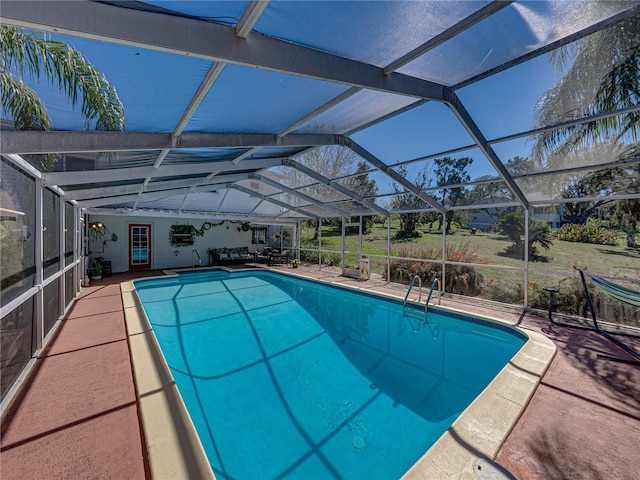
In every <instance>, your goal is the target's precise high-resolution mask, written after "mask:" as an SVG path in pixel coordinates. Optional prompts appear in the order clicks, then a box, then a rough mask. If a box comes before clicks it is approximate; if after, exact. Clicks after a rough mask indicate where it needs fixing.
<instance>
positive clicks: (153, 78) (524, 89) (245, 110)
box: [34, 37, 557, 179]
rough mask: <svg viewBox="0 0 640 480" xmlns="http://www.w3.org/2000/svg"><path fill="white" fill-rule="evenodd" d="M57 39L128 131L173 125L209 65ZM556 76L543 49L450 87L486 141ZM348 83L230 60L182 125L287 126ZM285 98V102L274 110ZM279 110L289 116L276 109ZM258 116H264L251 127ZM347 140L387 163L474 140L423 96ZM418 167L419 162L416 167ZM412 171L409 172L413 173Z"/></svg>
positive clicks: (54, 105)
mask: <svg viewBox="0 0 640 480" xmlns="http://www.w3.org/2000/svg"><path fill="white" fill-rule="evenodd" d="M56 38H61V39H63V40H65V41H68V42H69V43H71V44H72V45H74V46H75V47H76V48H78V49H79V50H81V51H82V52H83V53H84V54H85V55H86V56H87V57H88V59H89V60H90V61H91V62H93V63H94V64H95V65H96V67H97V68H98V69H99V70H101V71H102V72H103V73H104V74H105V75H106V76H107V78H108V80H109V81H110V82H111V83H112V84H113V85H115V86H116V88H117V90H118V93H119V95H120V98H121V100H122V101H123V103H124V105H125V111H126V115H127V130H130V131H154V130H155V131H158V130H160V131H171V130H172V129H173V128H174V127H175V125H176V124H177V122H178V120H179V118H180V116H181V115H182V113H183V112H184V109H185V108H186V106H187V104H188V102H189V101H190V99H191V97H192V95H193V93H194V92H195V91H196V89H197V86H198V85H199V83H200V82H201V80H202V79H203V78H204V76H205V74H206V71H207V69H208V68H209V65H210V63H209V62H207V61H204V60H199V59H196V58H191V57H181V56H176V55H169V54H163V53H160V52H149V51H145V50H142V49H135V48H131V47H126V46H119V45H111V44H99V43H96V42H92V41H89V40H82V39H77V38H71V37H56ZM247 72H248V73H249V74H248V75H247ZM556 81H557V75H555V74H554V72H552V71H551V69H550V67H549V62H548V59H547V55H544V56H541V57H538V58H535V59H533V60H530V61H528V62H525V63H523V64H521V65H518V66H516V67H513V68H511V69H509V70H507V71H504V72H501V73H498V74H496V75H493V76H491V77H488V78H486V79H484V80H481V81H479V82H477V83H475V84H473V85H470V86H468V87H466V88H463V89H461V90H459V91H457V94H458V96H459V98H460V99H461V101H462V103H463V104H464V105H465V106H466V108H467V110H468V111H469V113H470V114H471V116H472V117H473V118H474V120H475V121H476V123H477V125H478V126H479V127H480V129H481V131H482V132H483V133H484V135H485V137H486V138H487V139H490V140H491V139H495V138H499V137H503V136H505V135H511V134H514V133H519V132H522V131H527V130H530V129H532V128H533V127H534V117H535V104H536V102H537V101H538V99H539V98H540V97H541V95H542V94H543V93H544V92H545V91H546V90H547V89H549V88H550V87H552V86H553V85H554V84H555V83H556ZM34 85H35V83H34ZM318 87H319V88H318ZM310 88H313V89H314V95H315V96H313V97H312V96H310V95H308V94H307V92H308V90H309V89H310ZM346 88H347V87H345V86H343V85H337V84H332V83H329V82H318V81H314V80H309V79H304V78H294V77H289V76H286V75H282V74H276V73H273V72H265V71H261V70H254V69H250V70H247V69H243V68H240V67H233V66H227V67H226V68H225V71H223V74H222V75H221V77H220V79H219V80H218V83H216V85H215V87H214V88H213V90H212V91H211V92H210V93H209V95H208V96H207V99H206V100H205V102H204V103H203V106H202V107H201V109H200V111H199V112H198V113H197V114H196V115H195V116H194V118H193V119H192V122H191V124H190V125H189V128H188V129H187V130H189V129H194V130H195V131H246V127H245V125H249V124H252V125H253V126H254V127H255V126H256V125H258V128H259V129H260V128H263V127H264V128H265V131H269V130H270V129H273V126H274V124H277V125H276V130H277V129H279V128H285V127H286V126H288V125H290V124H291V123H293V122H295V121H296V120H297V119H299V118H301V117H303V116H304V115H306V114H307V113H308V112H309V111H312V110H314V109H315V108H317V106H319V105H322V104H323V103H324V102H326V101H329V100H330V99H332V98H334V97H335V96H337V95H338V94H340V93H341V92H342V91H344V90H345V89H346ZM37 89H38V92H39V93H40V95H41V96H42V97H43V98H44V99H45V103H46V105H47V107H48V108H49V111H50V114H51V116H52V118H53V120H54V122H53V123H54V127H55V128H58V129H69V130H81V129H83V120H82V117H81V115H80V113H79V112H78V110H77V109H76V112H74V113H71V114H70V113H69V102H68V101H67V100H66V98H64V96H63V95H60V94H59V93H58V91H57V88H56V87H52V86H50V85H47V84H46V81H43V82H40V83H39V84H38V85H37ZM242 92H245V93H242ZM310 100H312V102H311V101H310ZM283 104H286V107H287V108H286V109H278V107H279V106H281V105H283ZM284 111H286V112H287V114H288V115H289V117H286V116H284V117H283V116H282V115H277V114H276V113H277V112H284ZM229 112H232V114H233V115H234V118H231V116H230V114H229ZM220 115H222V116H220ZM259 119H262V120H261V121H259V122H258V123H257V124H256V121H257V120H259ZM260 125H262V126H260ZM268 127H270V128H268ZM353 138H354V139H355V140H356V141H357V142H359V143H360V144H361V145H363V146H364V147H365V148H367V149H368V150H369V151H371V152H372V153H373V154H375V155H376V156H378V158H380V159H381V160H382V161H384V162H385V163H387V164H388V165H394V164H396V163H397V162H401V161H406V160H410V159H414V158H419V157H422V156H425V155H432V154H434V153H439V152H442V151H446V150H448V149H453V148H456V147H459V146H464V145H471V144H473V141H472V139H471V137H470V136H469V135H468V133H467V132H466V130H465V129H464V128H463V127H462V125H461V124H460V122H459V121H458V120H457V118H456V117H455V116H454V115H453V113H452V112H451V110H449V109H448V108H447V107H446V106H444V105H443V104H440V103H437V102H429V103H427V104H425V105H423V106H421V107H418V108H416V109H413V110H411V111H409V112H406V113H404V114H401V115H399V116H397V117H395V118H392V119H390V120H388V121H386V122H384V123H382V124H378V125H376V126H374V127H371V128H369V129H367V130H365V131H362V132H359V133H357V134H355V135H353ZM529 147H530V146H529V145H527V144H526V141H525V140H516V141H511V142H507V143H503V144H498V145H496V146H495V147H494V149H495V150H496V152H497V153H498V155H499V157H500V158H501V159H502V161H504V162H506V161H507V160H508V159H510V158H513V157H515V156H522V157H526V156H528V154H529ZM459 155H461V156H471V157H473V158H474V163H473V165H472V166H471V168H470V171H469V173H470V175H471V177H472V178H477V177H479V176H482V175H495V174H496V173H495V170H494V169H493V167H492V166H491V165H490V164H489V162H488V161H487V160H486V158H484V155H482V153H481V152H480V151H479V150H478V149H474V150H471V151H469V152H465V153H462V154H459ZM418 168H419V165H416V166H415V167H413V171H415V170H417V169H418ZM409 178H410V179H412V178H413V175H412V172H411V171H410V174H409Z"/></svg>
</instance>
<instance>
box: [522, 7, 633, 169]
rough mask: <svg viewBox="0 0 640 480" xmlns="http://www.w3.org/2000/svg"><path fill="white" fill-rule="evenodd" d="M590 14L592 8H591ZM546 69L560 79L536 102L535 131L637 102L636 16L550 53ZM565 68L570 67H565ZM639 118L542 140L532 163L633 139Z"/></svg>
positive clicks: (627, 116)
mask: <svg viewBox="0 0 640 480" xmlns="http://www.w3.org/2000/svg"><path fill="white" fill-rule="evenodd" d="M593 8H597V6H595V5H594V7H593ZM551 62H552V65H553V66H555V67H556V68H557V69H558V70H559V71H565V70H566V73H565V75H564V76H563V78H562V79H561V80H560V82H559V83H558V84H557V85H556V86H554V87H553V88H552V89H550V90H549V91H547V92H546V93H545V95H544V96H543V97H542V98H541V99H540V100H539V101H538V108H537V112H536V116H537V123H538V126H545V125H551V124H554V123H558V122H561V121H564V120H567V117H566V115H567V113H568V112H570V113H571V114H572V116H573V118H581V117H584V116H590V115H597V114H600V113H605V112H610V111H613V110H617V109H621V108H625V107H628V106H633V105H637V104H638V103H639V102H640V16H638V15H634V16H632V17H630V18H627V19H625V20H623V21H622V22H619V23H616V24H614V25H611V26H610V27H608V28H606V29H604V30H601V31H599V32H596V33H594V34H592V35H590V36H588V37H586V38H584V39H582V40H581V41H579V42H575V43H573V44H570V45H568V46H566V47H563V48H559V49H556V50H554V52H553V54H552V55H551ZM569 63H571V64H570V65H569ZM639 120H640V113H638V112H637V111H632V112H628V113H626V114H624V115H618V116H615V117H609V118H603V119H599V120H597V121H594V122H588V123H582V124H578V125H574V126H569V127H565V128H560V129H556V130H553V131H550V132H546V133H544V134H542V135H541V136H540V137H539V138H540V139H539V141H538V143H537V144H536V146H535V147H534V152H535V153H536V157H537V158H538V159H540V158H542V157H543V156H545V155H547V154H552V153H559V152H566V151H569V150H572V149H576V148H579V147H585V146H586V147H590V146H592V145H593V143H599V142H610V141H612V140H614V141H615V142H617V141H619V140H620V139H622V138H625V137H626V138H630V139H632V140H633V141H637V139H638V123H639Z"/></svg>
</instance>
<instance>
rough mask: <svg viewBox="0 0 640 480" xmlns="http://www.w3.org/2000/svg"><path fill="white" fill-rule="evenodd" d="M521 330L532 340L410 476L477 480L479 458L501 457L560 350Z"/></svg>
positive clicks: (407, 478) (407, 475)
mask: <svg viewBox="0 0 640 480" xmlns="http://www.w3.org/2000/svg"><path fill="white" fill-rule="evenodd" d="M454 310H455V309H454ZM481 316H482V315H481ZM484 317H485V318H488V319H490V320H491V321H494V322H497V323H505V322H502V321H501V320H498V319H494V318H491V317H487V316H484ZM512 327H513V326H512ZM514 328H517V327H514ZM518 330H519V331H520V332H522V333H524V334H525V335H526V336H527V337H528V340H527V342H526V343H525V344H524V345H523V346H522V348H521V349H520V350H519V351H518V353H516V355H514V357H513V358H512V359H511V360H510V361H509V363H508V364H507V365H505V367H504V368H503V369H502V370H501V371H500V373H498V375H497V376H496V377H495V378H494V379H493V380H492V381H491V383H489V385H487V387H486V388H485V389H484V390H483V391H482V392H481V393H480V395H478V397H477V398H476V399H475V400H474V401H473V402H472V403H471V404H470V405H469V406H468V407H467V408H466V409H465V410H464V411H463V412H462V414H460V416H459V417H458V418H457V419H456V421H455V422H453V424H452V425H451V426H450V427H449V429H447V431H446V432H445V433H444V434H443V435H442V436H441V437H440V438H439V439H438V441H437V442H436V443H435V444H434V445H433V446H432V447H431V448H430V449H429V450H428V451H427V452H426V453H425V454H424V455H423V456H422V457H421V458H420V460H418V461H417V462H416V463H415V464H414V465H413V466H412V467H411V468H410V469H409V470H408V471H407V472H406V473H405V474H404V475H403V477H402V478H403V479H404V480H417V479H429V480H436V479H451V478H459V479H469V480H472V479H473V480H475V479H477V477H476V475H475V473H474V470H473V464H474V462H475V461H476V460H477V459H478V458H488V459H491V460H493V459H494V458H495V457H496V455H497V454H498V451H499V450H500V448H501V447H502V445H503V443H504V442H505V441H506V439H507V437H508V436H509V434H510V433H511V430H513V427H514V426H515V425H516V423H517V422H518V420H519V419H520V417H521V416H522V414H523V413H524V410H525V408H526V407H527V405H528V404H529V402H530V401H531V398H532V397H533V394H534V393H535V391H536V389H537V387H538V385H539V384H540V382H541V380H542V377H543V376H544V374H545V373H546V371H547V370H548V368H549V366H550V365H551V361H552V360H553V357H554V356H555V354H556V351H557V348H556V345H555V344H554V343H553V342H552V341H551V340H550V339H548V338H547V337H545V336H544V335H543V334H541V333H538V332H534V331H531V330H524V329H520V328H518Z"/></svg>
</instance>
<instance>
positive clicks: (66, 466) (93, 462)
mask: <svg viewBox="0 0 640 480" xmlns="http://www.w3.org/2000/svg"><path fill="white" fill-rule="evenodd" d="M278 268H286V267H278ZM278 268H277V269H278ZM303 272H305V270H304V269H299V270H298V273H303ZM307 274H308V275H309V276H312V277H316V278H317V277H325V279H327V280H329V279H331V277H330V276H327V275H326V274H321V273H320V274H319V273H318V272H307ZM140 275H141V276H146V275H149V273H148V272H147V273H146V274H145V273H141V274H140ZM135 277H136V274H115V275H114V276H113V277H111V278H107V279H105V281H104V282H98V283H97V284H93V285H92V286H90V287H88V288H86V289H85V290H84V291H83V292H82V294H81V295H80V296H79V298H78V300H77V301H76V303H75V304H74V306H73V308H72V310H71V312H70V313H69V315H68V316H67V318H66V319H65V320H64V321H63V322H62V324H61V325H60V328H59V329H58V332H57V334H56V337H55V338H54V339H53V341H52V342H51V344H50V346H49V347H48V349H47V350H46V351H45V352H44V353H43V354H42V356H41V359H40V360H39V362H38V364H37V366H36V368H35V371H34V372H33V374H32V375H31V377H30V378H29V379H28V381H27V383H26V384H25V386H24V388H23V389H22V391H21V392H20V395H19V398H18V399H17V400H16V402H14V405H13V408H11V409H10V410H9V411H8V412H7V414H6V415H5V418H3V420H2V442H1V445H2V449H1V456H2V458H1V463H0V469H1V470H0V474H1V478H2V479H3V480H13V479H21V480H22V479H29V480H37V479H63V478H66V479H76V478H92V479H102V478H105V479H106V478H113V479H143V478H148V477H149V474H148V469H147V468H146V464H145V447H144V440H143V435H142V433H141V431H140V426H139V420H138V409H137V403H136V397H135V388H134V383H133V377H132V370H131V363H130V357H129V348H128V343H127V335H126V331H125V324H124V314H123V308H122V300H121V297H120V286H119V284H120V282H123V281H127V280H130V279H131V278H135ZM333 280H337V281H339V282H341V283H346V284H348V283H350V282H357V281H356V280H350V279H345V278H341V277H334V278H333ZM357 286H359V287H362V286H363V283H362V282H357ZM371 286H372V289H374V290H378V291H386V292H387V293H394V294H396V295H400V296H403V294H404V292H403V291H401V290H398V289H389V288H388V287H385V286H381V285H371ZM443 305H448V306H455V307H456V308H461V309H465V310H468V311H474V312H475V313H480V314H482V313H484V314H488V315H491V316H494V317H499V318H501V319H502V320H505V321H508V322H510V323H518V324H519V325H520V326H521V327H523V328H525V329H532V330H536V331H539V332H542V333H544V334H545V335H547V336H548V337H549V338H551V339H552V340H553V341H554V342H555V343H556V345H557V347H558V353H557V355H556V357H555V358H554V360H553V362H552V364H551V367H550V368H549V370H548V371H547V373H546V375H545V376H544V378H543V379H542V383H541V385H540V386H539V387H538V390H537V391H536V393H535V395H534V396H533V398H532V400H531V403H530V404H529V406H528V407H527V409H526V410H525V412H524V414H523V416H522V418H521V419H520V421H519V422H518V424H517V425H516V427H515V428H514V430H513V431H512V433H511V435H510V436H509V438H508V439H507V441H506V442H505V444H504V445H503V447H502V449H501V451H500V453H499V454H498V456H497V458H496V461H497V462H499V463H500V464H502V465H504V466H505V467H506V468H508V469H509V470H510V471H511V472H512V474H513V475H514V476H516V478H518V479H519V480H527V479H544V480H547V479H585V480H586V479H589V480H591V479H593V480H596V479H607V480H631V479H635V478H638V472H640V455H639V454H638V452H639V451H640V415H639V414H638V412H639V411H640V367H638V366H636V365H631V364H626V363H619V362H612V361H608V360H603V359H599V358H598V357H597V354H598V353H603V354H608V355H613V356H617V357H624V358H629V359H631V358H632V357H631V356H630V355H628V354H627V353H626V352H624V350H622V349H620V348H619V347H618V346H616V345H615V344H613V343H612V342H610V341H609V340H607V339H605V338H604V337H602V336H601V335H599V334H597V333H595V332H591V331H585V330H580V329H575V328H568V327H558V326H555V325H550V322H549V321H548V320H546V319H541V318H539V317H535V316H532V315H522V314H518V313H513V312H508V311H496V310H495V309H489V308H486V307H476V306H469V305H461V304H460V303H459V302H452V301H450V300H447V299H444V300H443ZM626 340H627V341H628V342H629V343H632V344H633V346H634V348H636V349H640V340H639V339H637V338H627V339H626ZM162 480H164V479H162ZM167 480H169V479H167ZM171 480H180V479H171ZM185 480H186V479H185ZM429 480H431V479H429Z"/></svg>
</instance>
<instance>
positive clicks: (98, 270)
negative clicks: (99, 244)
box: [89, 258, 102, 280]
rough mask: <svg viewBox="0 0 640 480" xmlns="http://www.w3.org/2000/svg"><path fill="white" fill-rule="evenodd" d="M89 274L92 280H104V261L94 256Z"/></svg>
mask: <svg viewBox="0 0 640 480" xmlns="http://www.w3.org/2000/svg"><path fill="white" fill-rule="evenodd" d="M89 276H90V277H91V279H92V280H102V262H100V260H99V259H98V258H94V259H93V261H92V262H91V266H90V267H89Z"/></svg>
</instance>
